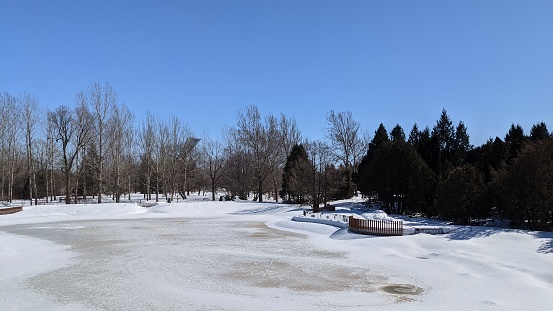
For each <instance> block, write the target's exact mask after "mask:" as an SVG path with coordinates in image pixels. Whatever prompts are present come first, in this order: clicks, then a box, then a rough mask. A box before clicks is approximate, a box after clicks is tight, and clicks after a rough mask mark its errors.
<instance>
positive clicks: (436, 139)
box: [430, 109, 455, 174]
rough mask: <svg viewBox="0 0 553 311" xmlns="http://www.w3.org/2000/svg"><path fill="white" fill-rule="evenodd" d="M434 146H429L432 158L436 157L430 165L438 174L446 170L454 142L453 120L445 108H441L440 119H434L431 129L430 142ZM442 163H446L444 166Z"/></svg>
mask: <svg viewBox="0 0 553 311" xmlns="http://www.w3.org/2000/svg"><path fill="white" fill-rule="evenodd" d="M431 143H433V144H434V146H431V148H430V149H431V150H432V152H433V153H434V154H433V156H432V158H433V162H434V159H437V163H433V164H434V165H431V166H432V167H433V169H434V170H435V171H436V173H438V174H440V173H442V171H444V172H445V171H447V169H444V168H447V166H449V164H448V162H451V151H452V148H453V146H454V144H455V127H454V126H453V122H451V119H450V118H449V116H448V115H447V111H446V110H445V109H443V110H442V114H441V115H440V119H438V121H436V125H435V126H434V128H433V129H432V142H431ZM444 164H447V165H446V166H445V167H444Z"/></svg>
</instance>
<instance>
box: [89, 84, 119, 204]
mask: <svg viewBox="0 0 553 311" xmlns="http://www.w3.org/2000/svg"><path fill="white" fill-rule="evenodd" d="M88 100H89V105H90V111H91V115H92V122H91V124H92V129H93V132H94V135H93V137H94V141H93V143H94V144H95V145H96V150H98V163H96V169H97V172H98V177H97V179H98V203H102V193H103V192H104V183H105V176H104V173H105V172H104V165H105V161H106V155H107V153H108V152H109V151H110V148H111V147H112V146H113V139H112V137H110V136H109V132H110V130H109V125H110V119H111V118H112V116H113V111H114V108H115V106H116V102H117V94H116V93H115V91H114V90H113V88H112V87H111V85H109V84H108V83H106V84H105V85H104V86H103V87H102V85H101V84H100V83H99V82H94V83H92V84H91V85H90V87H89V90H88Z"/></svg>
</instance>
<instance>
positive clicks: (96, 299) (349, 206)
mask: <svg viewBox="0 0 553 311" xmlns="http://www.w3.org/2000/svg"><path fill="white" fill-rule="evenodd" d="M338 208H339V209H338V211H337V213H345V214H347V213H353V212H354V213H357V214H360V215H364V216H365V217H374V218H379V217H386V215H385V214H381V213H379V212H374V211H372V212H367V211H363V210H362V209H359V206H358V205H356V204H354V203H347V202H341V203H339V204H338ZM302 212H303V208H302V207H301V206H294V205H284V204H277V203H253V202H218V201H217V202H211V201H205V200H203V197H193V198H192V199H190V200H188V201H186V202H183V203H172V204H168V203H161V204H159V205H158V206H155V207H150V208H144V207H140V206H138V205H136V204H132V203H126V204H111V203H109V204H102V205H97V204H89V205H42V206H37V207H35V206H25V207H24V210H23V211H22V212H19V213H16V214H11V215H1V216H0V309H2V310H342V309H344V310H367V309H371V310H390V309H392V310H436V309H441V310H551V308H552V306H553V234H552V233H543V232H529V231H520V230H509V229H498V228H490V227H472V228H470V227H462V228H458V229H456V230H454V231H452V232H451V233H449V234H444V235H426V234H417V235H411V236H399V237H370V236H362V235H357V234H352V233H349V232H348V231H347V228H338V227H333V226H329V225H323V224H315V223H306V222H295V221H292V220H291V218H292V217H293V216H297V215H300V214H302ZM370 214H373V216H371V215H370ZM405 221H406V225H443V224H440V223H434V222H430V221H427V220H424V219H412V220H409V219H406V220H405Z"/></svg>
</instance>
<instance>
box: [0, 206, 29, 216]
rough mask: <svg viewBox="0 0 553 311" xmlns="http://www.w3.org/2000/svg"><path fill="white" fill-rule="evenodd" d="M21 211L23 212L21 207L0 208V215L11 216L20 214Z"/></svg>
mask: <svg viewBox="0 0 553 311" xmlns="http://www.w3.org/2000/svg"><path fill="white" fill-rule="evenodd" d="M22 210H23V206H16V207H8V208H0V215H5V214H13V213H17V212H21V211H22Z"/></svg>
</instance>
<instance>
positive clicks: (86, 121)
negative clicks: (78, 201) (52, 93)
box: [48, 92, 90, 204]
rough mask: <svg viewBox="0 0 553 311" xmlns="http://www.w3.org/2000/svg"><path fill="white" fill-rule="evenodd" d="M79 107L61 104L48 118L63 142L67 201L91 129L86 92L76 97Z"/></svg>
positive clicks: (66, 200)
mask: <svg viewBox="0 0 553 311" xmlns="http://www.w3.org/2000/svg"><path fill="white" fill-rule="evenodd" d="M75 100H76V102H77V105H78V106H77V108H76V109H75V110H71V109H70V108H69V107H67V106H60V107H58V108H57V109H56V110H55V111H54V112H50V113H49V115H48V118H49V119H50V122H52V124H53V126H54V131H55V134H54V138H55V140H56V141H57V142H58V143H60V144H61V148H62V157H63V166H62V168H61V170H62V172H63V174H64V176H65V203H67V204H69V203H70V202H71V198H70V195H71V173H72V170H73V166H74V163H75V159H76V157H77V155H78V153H79V152H80V149H81V147H82V146H84V145H85V144H86V143H87V142H88V141H87V139H88V137H89V131H90V113H89V112H88V109H87V107H86V105H85V99H84V94H83V93H82V92H81V93H79V94H77V96H76V98H75Z"/></svg>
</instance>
